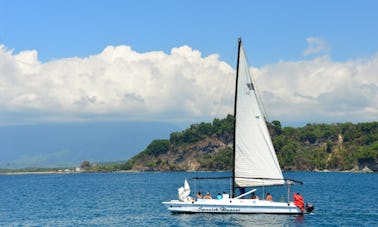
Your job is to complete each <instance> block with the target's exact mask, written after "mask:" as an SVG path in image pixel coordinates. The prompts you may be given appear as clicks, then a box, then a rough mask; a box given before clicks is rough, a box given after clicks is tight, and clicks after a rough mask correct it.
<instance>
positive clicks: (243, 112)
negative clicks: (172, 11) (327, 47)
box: [163, 38, 313, 214]
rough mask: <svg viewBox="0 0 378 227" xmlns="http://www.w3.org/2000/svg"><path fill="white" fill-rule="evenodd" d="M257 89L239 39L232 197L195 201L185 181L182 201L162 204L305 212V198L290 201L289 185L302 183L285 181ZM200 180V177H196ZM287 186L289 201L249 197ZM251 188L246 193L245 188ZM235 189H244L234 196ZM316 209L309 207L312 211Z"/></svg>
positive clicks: (203, 209)
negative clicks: (265, 188)
mask: <svg viewBox="0 0 378 227" xmlns="http://www.w3.org/2000/svg"><path fill="white" fill-rule="evenodd" d="M260 106H261V105H260V101H259V99H258V96H257V92H256V87H255V84H254V82H253V80H252V77H251V75H250V71H249V65H248V62H247V57H246V54H245V51H244V48H243V46H242V41H241V39H240V38H239V40H238V57H237V67H236V87H235V103H234V116H235V132H234V143H233V144H234V145H233V146H234V147H233V148H234V149H233V150H234V153H233V170H232V176H231V177H232V187H231V195H230V196H228V195H226V196H223V197H222V198H221V199H196V200H195V199H193V198H192V197H190V196H189V194H190V186H189V184H188V182H187V180H186V179H185V182H184V187H181V188H179V193H178V194H179V199H178V200H171V201H167V202H163V204H164V205H165V206H166V207H167V209H168V210H169V211H171V212H174V213H266V214H302V213H304V212H306V208H305V207H304V202H303V198H302V197H301V196H300V195H297V194H295V195H294V199H295V200H296V201H294V202H293V201H290V185H292V184H295V183H302V182H300V181H296V180H291V179H285V178H284V177H283V174H282V171H281V168H280V166H279V163H278V160H277V156H276V153H275V150H274V147H273V143H272V140H271V137H270V135H269V131H268V128H267V125H266V122H265V117H264V116H263V114H262V111H261V109H262V108H261V107H260ZM197 179H198V178H197ZM278 185H281V186H287V189H288V196H287V197H288V201H285V202H276V201H272V200H263V199H261V200H259V199H251V197H250V196H249V198H246V197H247V195H249V194H252V193H254V192H255V191H256V190H257V188H258V187H268V186H278ZM247 188H248V189H250V190H249V191H247V192H245V191H246V190H245V189H247ZM236 189H242V190H240V191H244V193H243V192H242V193H241V194H240V195H237V196H235V193H236ZM312 209H313V206H312V205H310V206H307V211H312Z"/></svg>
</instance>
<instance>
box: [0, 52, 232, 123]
mask: <svg viewBox="0 0 378 227" xmlns="http://www.w3.org/2000/svg"><path fill="white" fill-rule="evenodd" d="M233 71H234V70H233V69H232V67H231V66H229V65H228V64H226V63H225V62H222V61H220V60H219V59H218V56H217V55H210V56H207V57H202V56H201V53H200V52H199V51H198V50H193V49H191V48H190V47H188V46H182V47H178V48H173V49H172V50H171V53H169V54H166V53H164V52H160V51H156V52H148V53H137V52H135V51H133V50H132V49H131V48H130V47H128V46H108V47H106V48H105V49H104V50H103V51H102V52H101V53H99V54H97V55H93V56H88V57H86V58H65V59H59V60H54V61H50V62H46V63H41V62H39V61H38V53H37V51H34V50H33V51H23V52H21V53H18V54H13V51H11V50H7V49H6V48H5V46H0V92H1V94H2V96H1V97H0V121H2V122H1V124H6V123H10V122H9V121H26V120H25V119H26V118H25V116H28V117H27V118H30V119H29V120H30V121H76V120H78V121H80V120H93V119H118V120H130V119H138V120H177V119H180V118H182V119H190V118H195V117H204V116H214V115H217V114H223V113H224V112H227V111H226V110H224V109H223V107H224V108H226V109H227V110H228V109H229V110H230V111H229V112H231V109H232V105H229V107H226V106H225V105H224V106H223V107H222V105H221V104H220V103H221V100H222V102H223V104H225V103H224V100H226V103H227V102H228V103H230V102H232V97H231V94H232V89H228V90H226V89H224V88H225V86H229V85H227V80H228V81H232V75H233ZM230 79H231V80H230ZM225 81H226V82H225ZM231 87H232V85H231ZM225 90H226V91H228V92H225ZM20 115H21V117H20V118H19V119H17V118H16V117H17V116H20Z"/></svg>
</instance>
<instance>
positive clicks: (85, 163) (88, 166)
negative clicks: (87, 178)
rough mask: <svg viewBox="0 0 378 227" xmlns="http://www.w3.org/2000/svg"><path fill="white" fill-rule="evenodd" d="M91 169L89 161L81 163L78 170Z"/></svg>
mask: <svg viewBox="0 0 378 227" xmlns="http://www.w3.org/2000/svg"><path fill="white" fill-rule="evenodd" d="M91 167H92V165H91V163H90V162H89V161H87V160H85V161H83V162H82V163H81V164H80V168H82V169H89V168H91Z"/></svg>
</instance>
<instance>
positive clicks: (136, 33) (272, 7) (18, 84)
mask: <svg viewBox="0 0 378 227" xmlns="http://www.w3.org/2000/svg"><path fill="white" fill-rule="evenodd" d="M377 22H378V1H369V0H366V1H354V0H351V1H347V2H346V1H337V0H335V1H199V0H191V1H174V0H165V1H164V0H163V1H143V0H141V1H89V0H88V1H84V0H81V1H76V0H75V1H72V0H67V1H45V0H38V1H20V0H12V1H9V0H0V54H1V55H0V57H1V59H0V60H1V61H2V62H3V63H2V65H1V66H0V82H1V84H0V85H1V86H0V89H1V92H2V93H3V94H6V95H4V96H3V97H2V98H0V107H2V110H0V125H8V124H29V123H43V122H80V121H135V120H141V121H145V120H151V119H152V120H156V121H168V122H175V121H176V122H177V121H181V122H187V123H189V122H193V121H202V120H209V119H212V118H213V117H222V116H225V115H226V114H227V113H230V112H232V91H233V85H232V84H233V76H234V67H235V62H236V40H237V38H238V37H239V36H241V37H242V38H243V41H244V43H245V48H246V52H247V55H248V58H249V61H250V64H251V67H252V68H251V70H252V71H253V74H254V76H255V78H256V81H257V84H258V86H259V87H260V91H261V93H262V97H263V102H264V103H265V104H266V106H267V108H268V110H267V112H268V115H270V116H268V118H270V119H272V118H273V119H278V120H281V121H283V122H284V124H297V123H298V122H301V123H303V122H344V121H352V122H361V121H372V120H377V117H376V115H378V114H377V113H378V107H377V106H378V103H377V101H374V100H376V99H378V93H377V89H378V82H377V77H378V76H377V70H376V69H377V67H378V66H377V58H378V57H377V53H378V42H377V40H378V29H376V24H377ZM209 87H212V89H209ZM172 97H174V99H173V98H172ZM204 97H206V98H204ZM292 110H295V111H292Z"/></svg>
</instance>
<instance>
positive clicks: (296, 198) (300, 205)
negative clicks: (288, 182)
mask: <svg viewBox="0 0 378 227" xmlns="http://www.w3.org/2000/svg"><path fill="white" fill-rule="evenodd" d="M293 198H294V205H296V206H297V207H298V208H299V209H301V211H302V212H303V211H304V200H303V197H302V196H301V195H300V194H299V193H295V194H294V195H293Z"/></svg>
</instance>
